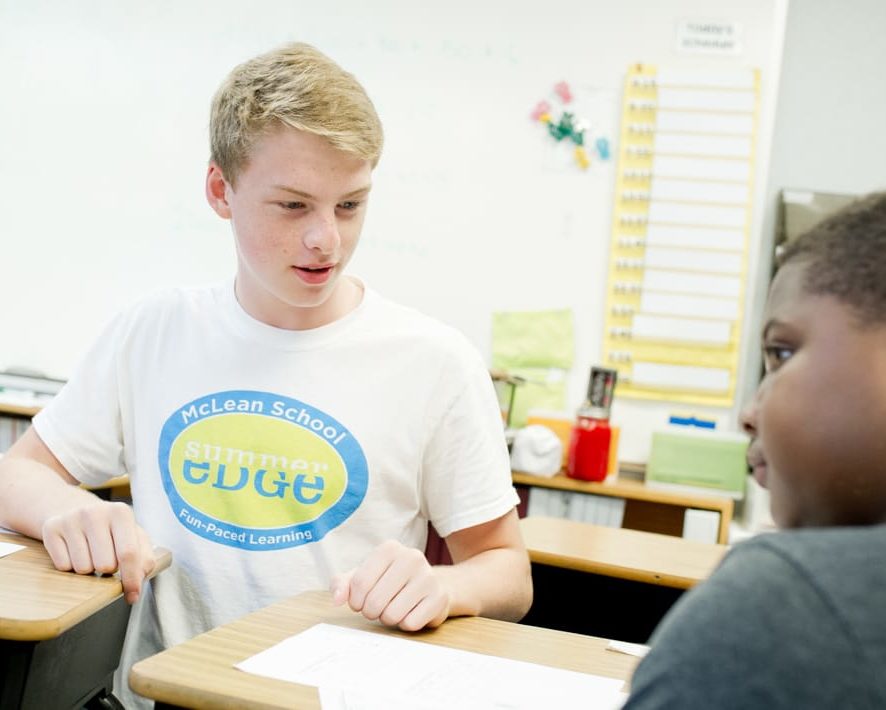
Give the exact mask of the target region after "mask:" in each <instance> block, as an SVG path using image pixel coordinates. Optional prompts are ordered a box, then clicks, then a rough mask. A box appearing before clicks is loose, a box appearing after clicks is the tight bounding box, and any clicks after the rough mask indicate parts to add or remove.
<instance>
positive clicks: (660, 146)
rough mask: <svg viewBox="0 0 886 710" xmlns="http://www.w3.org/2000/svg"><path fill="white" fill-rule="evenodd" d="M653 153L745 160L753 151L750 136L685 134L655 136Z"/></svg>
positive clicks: (659, 133)
mask: <svg viewBox="0 0 886 710" xmlns="http://www.w3.org/2000/svg"><path fill="white" fill-rule="evenodd" d="M654 146H655V148H654V149H655V153H656V154H659V153H669V154H671V155H692V156H699V157H700V156H710V157H712V158H747V157H749V156H750V155H751V152H752V151H753V141H752V139H751V137H750V136H747V137H746V136H706V135H689V134H686V133H662V132H661V130H659V132H658V133H656V134H655V143H654Z"/></svg>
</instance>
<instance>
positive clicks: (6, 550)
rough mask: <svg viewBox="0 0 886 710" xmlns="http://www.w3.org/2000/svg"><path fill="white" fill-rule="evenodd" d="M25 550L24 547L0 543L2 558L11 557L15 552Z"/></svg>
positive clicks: (0, 555)
mask: <svg viewBox="0 0 886 710" xmlns="http://www.w3.org/2000/svg"><path fill="white" fill-rule="evenodd" d="M24 549H25V546H24V545H15V544H13V543H11V542H0V557H6V555H11V554H12V553H13V552H18V551H19V550H24Z"/></svg>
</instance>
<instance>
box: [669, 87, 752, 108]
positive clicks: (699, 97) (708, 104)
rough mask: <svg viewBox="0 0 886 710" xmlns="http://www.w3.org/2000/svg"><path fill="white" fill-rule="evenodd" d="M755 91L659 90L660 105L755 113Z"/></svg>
mask: <svg viewBox="0 0 886 710" xmlns="http://www.w3.org/2000/svg"><path fill="white" fill-rule="evenodd" d="M755 101H756V97H755V95H754V92H753V91H716V90H712V91H697V90H695V89H669V88H665V87H662V88H660V89H659V90H658V107H659V108H667V109H702V110H705V109H707V110H709V111H747V112H748V113H753V111H754V103H755Z"/></svg>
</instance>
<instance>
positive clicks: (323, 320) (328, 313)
mask: <svg viewBox="0 0 886 710" xmlns="http://www.w3.org/2000/svg"><path fill="white" fill-rule="evenodd" d="M242 284H243V281H241V280H240V279H239V278H237V279H236V280H235V282H234V294H235V296H236V298H237V302H238V303H239V304H240V307H241V308H242V309H243V310H244V311H246V313H247V314H248V315H250V316H251V317H252V318H255V319H256V320H258V321H261V322H262V323H264V324H266V325H270V326H273V327H274V328H280V329H282V330H312V329H314V328H320V327H322V326H324V325H329V324H331V323H334V322H335V321H337V320H340V319H342V318H344V317H345V316H346V315H348V314H349V313H351V312H352V311H354V310H355V309H356V308H357V307H358V306H359V305H360V303H361V302H362V301H363V293H364V287H363V284H362V282H360V281H359V280H357V279H355V278H353V277H351V276H347V275H345V276H342V277H341V278H340V279H339V281H338V283H337V284H336V286H335V290H334V291H333V293H332V294H331V295H330V296H329V298H327V299H326V300H325V301H324V302H323V303H320V304H318V305H316V306H293V305H290V304H288V303H285V302H283V301H281V300H279V299H278V298H276V297H275V296H274V295H273V294H270V293H262V294H254V293H253V294H251V293H244V289H243V286H242Z"/></svg>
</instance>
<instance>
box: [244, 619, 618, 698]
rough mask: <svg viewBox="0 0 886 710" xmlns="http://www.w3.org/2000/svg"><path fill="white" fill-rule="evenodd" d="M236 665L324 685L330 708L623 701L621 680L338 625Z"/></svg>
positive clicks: (315, 629) (322, 694) (316, 630)
mask: <svg viewBox="0 0 886 710" xmlns="http://www.w3.org/2000/svg"><path fill="white" fill-rule="evenodd" d="M236 667H237V668H239V669H241V670H243V671H246V672H248V673H254V674H256V675H262V676H266V677H268V678H276V679H278V680H284V681H289V682H292V683H299V684H302V685H311V686H315V687H318V688H320V689H321V690H320V697H321V702H323V703H324V704H323V708H324V710H330V709H332V708H335V710H344V709H345V708H347V710H358V709H359V710H369V709H370V708H371V709H372V710H381V709H382V708H384V709H385V710H400V709H401V708H402V709H403V710H405V709H406V708H410V710H452V709H453V708H457V709H458V710H487V709H488V708H499V709H500V710H536V709H537V708H541V707H552V708H558V709H562V710H568V709H569V708H576V709H577V708H583V709H584V710H590V709H593V708H605V709H606V710H611V709H612V708H616V707H620V703H621V702H623V693H621V692H620V691H621V688H622V686H623V685H624V683H623V681H621V680H616V679H612V678H604V677H602V676H596V675H590V674H586V673H577V672H574V671H567V670H562V669H558V668H551V667H548V666H542V665H538V664H535V663H525V662H522V661H512V660H507V659H503V658H497V657H495V656H487V655H484V654H481V653H473V652H470V651H461V650H456V649H452V648H446V647H443V646H436V645H432V644H426V643H420V642H418V641H409V640H406V639H402V638H394V637H390V636H383V635H381V634H374V633H371V632H368V631H358V630H355V629H347V628H343V627H339V626H334V625H331V624H317V625H315V626H312V627H311V628H309V629H307V630H305V631H303V632H302V633H300V634H297V635H295V636H290V637H289V638H288V639H285V640H284V641H281V642H280V643H278V644H276V645H275V646H272V647H271V648H269V649H267V650H265V651H262V652H261V653H258V654H256V655H255V656H252V657H251V658H247V659H246V660H245V661H243V662H241V663H238V664H237V665H236Z"/></svg>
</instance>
